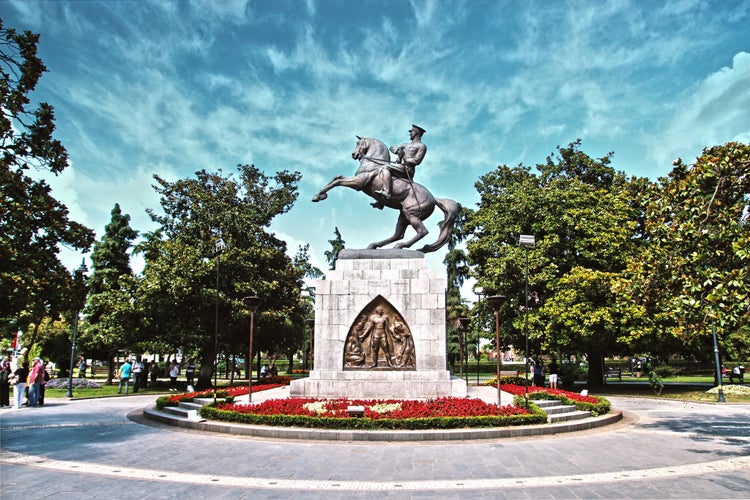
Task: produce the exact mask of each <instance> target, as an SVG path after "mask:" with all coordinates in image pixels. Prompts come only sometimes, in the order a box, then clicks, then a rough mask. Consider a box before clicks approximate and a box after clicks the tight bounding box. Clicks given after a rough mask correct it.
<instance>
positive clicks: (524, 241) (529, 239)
mask: <svg viewBox="0 0 750 500" xmlns="http://www.w3.org/2000/svg"><path fill="white" fill-rule="evenodd" d="M518 244H519V245H520V246H521V248H524V249H526V306H525V308H524V315H525V318H524V325H523V331H524V338H525V340H526V353H525V358H526V359H525V362H526V394H525V396H524V397H525V398H526V408H527V409H528V407H529V249H531V248H535V247H536V240H535V238H534V236H533V235H528V234H522V235H521V237H520V238H519V240H518Z"/></svg>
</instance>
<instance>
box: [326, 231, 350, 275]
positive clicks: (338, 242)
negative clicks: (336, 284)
mask: <svg viewBox="0 0 750 500" xmlns="http://www.w3.org/2000/svg"><path fill="white" fill-rule="evenodd" d="M333 234H334V235H335V236H336V237H335V238H334V239H332V240H328V243H330V244H331V249H330V250H326V251H325V256H326V260H327V261H328V266H329V267H328V269H336V261H337V260H338V258H339V252H341V250H343V249H344V248H346V247H345V246H344V245H346V242H345V241H344V240H343V238H341V233H340V232H339V228H338V227H336V228H334V230H333Z"/></svg>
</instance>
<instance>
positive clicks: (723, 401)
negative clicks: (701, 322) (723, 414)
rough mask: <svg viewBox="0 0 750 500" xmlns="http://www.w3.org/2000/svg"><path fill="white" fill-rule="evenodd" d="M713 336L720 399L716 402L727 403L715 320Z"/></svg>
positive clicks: (712, 326)
mask: <svg viewBox="0 0 750 500" xmlns="http://www.w3.org/2000/svg"><path fill="white" fill-rule="evenodd" d="M711 335H713V337H714V358H715V359H716V380H717V381H718V383H719V399H717V400H716V402H717V403H726V400H725V399H724V388H723V387H722V380H721V364H720V363H719V345H718V344H717V343H716V324H715V323H714V319H713V318H711Z"/></svg>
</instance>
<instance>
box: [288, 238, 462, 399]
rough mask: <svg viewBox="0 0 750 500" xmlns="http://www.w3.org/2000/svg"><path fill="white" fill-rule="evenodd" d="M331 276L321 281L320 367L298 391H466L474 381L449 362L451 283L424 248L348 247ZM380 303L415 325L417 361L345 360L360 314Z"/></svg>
mask: <svg viewBox="0 0 750 500" xmlns="http://www.w3.org/2000/svg"><path fill="white" fill-rule="evenodd" d="M326 278H327V279H325V280H317V281H316V283H315V287H316V294H315V295H316V297H315V338H314V364H313V368H314V369H313V370H312V371H311V372H310V376H309V377H308V378H304V379H299V380H295V381H293V382H292V384H291V388H290V394H291V395H292V396H297V397H302V396H305V397H325V398H335V397H346V398H368V399H371V398H395V399H427V398H436V397H441V396H454V397H465V396H466V382H464V381H463V380H461V379H459V378H457V377H451V375H450V372H449V371H448V370H447V369H446V338H445V289H446V285H447V283H446V280H445V279H440V278H436V277H435V272H434V271H433V270H431V269H429V268H428V267H427V261H426V260H425V258H424V255H423V254H421V253H419V252H415V251H411V250H393V249H388V250H383V249H380V250H343V251H342V252H341V253H340V254H339V257H338V260H337V261H336V269H335V270H334V271H330V272H329V273H328V275H327V277H326ZM377 304H385V305H386V309H387V310H388V311H393V312H394V315H395V316H398V317H399V320H403V323H405V325H406V326H407V327H408V330H409V331H410V332H411V338H412V340H413V354H412V355H411V356H410V359H411V360H413V361H412V363H411V364H408V365H407V364H403V365H401V364H399V363H398V360H397V359H396V356H394V361H393V364H394V367H393V368H391V367H388V366H383V361H381V366H379V367H377V368H369V362H368V363H367V365H360V366H354V367H353V366H352V365H351V363H350V362H346V363H345V359H344V358H345V356H344V354H345V344H346V341H347V336H348V335H350V332H352V331H353V329H354V328H356V326H355V325H357V321H358V319H359V318H362V317H363V315H364V316H366V315H367V313H368V311H371V310H373V308H374V307H375V306H376V305H377ZM350 338H351V337H350ZM368 342H369V339H366V340H364V341H363V342H362V346H363V347H364V348H365V350H367V348H368V347H369V346H370V344H368ZM347 349H349V348H347ZM347 352H349V351H347ZM381 352H382V351H381ZM370 356H371V355H370ZM383 357H384V356H381V359H382V358H383Z"/></svg>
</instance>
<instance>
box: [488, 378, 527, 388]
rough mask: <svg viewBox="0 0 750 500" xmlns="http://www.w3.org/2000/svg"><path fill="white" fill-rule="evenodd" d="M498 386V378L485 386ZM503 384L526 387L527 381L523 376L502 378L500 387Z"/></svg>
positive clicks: (489, 381)
mask: <svg viewBox="0 0 750 500" xmlns="http://www.w3.org/2000/svg"><path fill="white" fill-rule="evenodd" d="M496 384H497V377H495V378H493V379H490V380H488V381H487V382H485V383H484V384H483V385H496ZM503 384H510V385H520V386H524V385H526V379H525V378H523V377H521V376H505V377H500V385H503Z"/></svg>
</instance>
